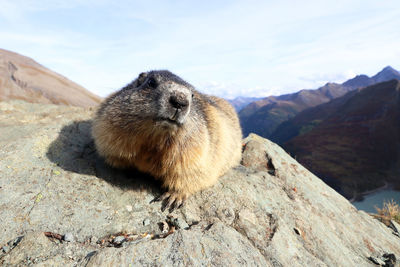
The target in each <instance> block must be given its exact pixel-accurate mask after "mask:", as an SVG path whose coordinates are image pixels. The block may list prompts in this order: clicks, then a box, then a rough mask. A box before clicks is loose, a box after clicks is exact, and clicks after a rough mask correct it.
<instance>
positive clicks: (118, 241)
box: [113, 235, 125, 245]
mask: <svg viewBox="0 0 400 267" xmlns="http://www.w3.org/2000/svg"><path fill="white" fill-rule="evenodd" d="M124 241H125V237H124V236H121V235H120V236H117V237H115V238H114V240H113V243H114V244H116V245H121V244H122V243H123V242H124Z"/></svg>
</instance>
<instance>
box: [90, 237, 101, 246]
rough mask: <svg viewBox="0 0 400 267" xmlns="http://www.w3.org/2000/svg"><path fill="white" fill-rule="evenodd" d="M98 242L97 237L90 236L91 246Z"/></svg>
mask: <svg viewBox="0 0 400 267" xmlns="http://www.w3.org/2000/svg"><path fill="white" fill-rule="evenodd" d="M98 241H99V239H98V238H97V237H95V236H92V237H91V238H90V244H92V245H95V244H97V242H98Z"/></svg>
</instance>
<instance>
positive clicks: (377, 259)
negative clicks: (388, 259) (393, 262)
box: [369, 256, 386, 266]
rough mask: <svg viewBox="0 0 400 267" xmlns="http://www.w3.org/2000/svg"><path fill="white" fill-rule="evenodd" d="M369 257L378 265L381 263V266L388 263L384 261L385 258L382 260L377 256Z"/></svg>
mask: <svg viewBox="0 0 400 267" xmlns="http://www.w3.org/2000/svg"><path fill="white" fill-rule="evenodd" d="M369 259H370V260H371V261H372V262H373V263H375V264H377V265H381V266H384V265H385V264H386V263H385V262H384V261H383V260H381V259H379V258H376V257H372V256H371V257H369Z"/></svg>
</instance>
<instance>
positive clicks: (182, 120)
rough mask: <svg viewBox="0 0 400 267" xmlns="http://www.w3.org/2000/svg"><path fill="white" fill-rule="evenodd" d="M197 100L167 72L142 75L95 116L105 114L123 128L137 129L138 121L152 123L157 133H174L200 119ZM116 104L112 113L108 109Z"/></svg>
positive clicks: (144, 73)
mask: <svg viewBox="0 0 400 267" xmlns="http://www.w3.org/2000/svg"><path fill="white" fill-rule="evenodd" d="M199 97H201V96H200V95H199V94H198V93H197V92H196V90H195V89H194V87H193V86H192V85H191V84H189V83H187V82H186V81H184V80H183V79H181V78H180V77H178V76H177V75H175V74H173V73H171V72H170V71H167V70H159V71H149V72H143V73H141V74H140V75H139V76H138V77H137V78H136V79H135V80H134V81H132V82H131V83H130V84H128V85H127V86H125V87H124V88H122V89H121V90H120V91H118V92H117V93H115V94H114V95H112V96H111V97H110V98H108V99H107V101H106V102H105V103H104V104H103V105H102V106H101V108H100V109H99V111H98V114H102V113H104V112H107V113H108V114H109V115H111V116H112V118H113V121H112V123H115V125H116V126H119V127H122V128H131V129H133V128H134V129H135V130H137V129H140V127H138V125H137V122H141V123H143V120H146V121H151V122H153V123H154V127H157V128H158V130H159V129H160V128H162V129H165V130H170V131H176V130H178V128H179V127H189V126H190V125H191V124H194V122H195V121H196V120H203V116H202V113H203V112H202V107H201V104H200V102H201V101H199V99H198V98H199ZM115 105H118V107H119V108H118V110H115V112H114V111H113V109H112V108H110V107H113V106H114V107H115ZM194 107H195V108H194ZM105 109H107V111H106V110H105ZM130 122H131V123H130Z"/></svg>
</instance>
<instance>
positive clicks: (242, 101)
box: [228, 96, 260, 112]
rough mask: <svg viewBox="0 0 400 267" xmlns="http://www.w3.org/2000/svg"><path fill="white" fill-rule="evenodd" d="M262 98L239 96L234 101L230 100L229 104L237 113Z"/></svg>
mask: <svg viewBox="0 0 400 267" xmlns="http://www.w3.org/2000/svg"><path fill="white" fill-rule="evenodd" d="M259 99H260V97H245V96H238V97H236V98H234V99H228V101H229V103H231V105H232V106H233V107H234V108H235V110H236V111H237V112H239V111H240V110H242V108H244V107H245V106H247V105H248V104H250V103H251V102H254V101H257V100H259Z"/></svg>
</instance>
